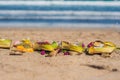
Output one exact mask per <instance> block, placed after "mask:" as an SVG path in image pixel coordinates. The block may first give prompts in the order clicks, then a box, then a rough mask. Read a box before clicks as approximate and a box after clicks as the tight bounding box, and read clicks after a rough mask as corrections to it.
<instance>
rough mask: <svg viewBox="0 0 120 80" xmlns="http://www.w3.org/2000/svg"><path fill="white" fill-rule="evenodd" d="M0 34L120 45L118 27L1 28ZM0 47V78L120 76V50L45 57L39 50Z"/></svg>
mask: <svg viewBox="0 0 120 80" xmlns="http://www.w3.org/2000/svg"><path fill="white" fill-rule="evenodd" d="M0 37H2V38H9V39H12V40H13V41H15V40H20V39H23V38H27V37H29V38H30V39H31V40H33V41H38V40H39V41H53V40H55V41H70V42H84V43H85V44H86V45H87V44H88V43H89V42H91V41H95V40H103V41H112V42H114V43H115V44H116V45H117V46H120V32H119V30H118V29H117V30H116V29H112V28H111V29H78V28H76V29H63V28H58V29H57V28H56V29H43V28H42V29H40V28H34V29H33V28H29V29H25V28H1V29H0ZM9 52H10V51H9V50H6V49H0V80H120V51H115V52H113V53H112V54H111V57H110V58H103V57H101V56H100V55H94V56H90V55H85V54H81V55H79V56H56V57H44V56H42V55H40V54H39V53H38V52H34V53H25V54H24V55H22V56H11V55H9Z"/></svg>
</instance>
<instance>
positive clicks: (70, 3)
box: [0, 0, 120, 27]
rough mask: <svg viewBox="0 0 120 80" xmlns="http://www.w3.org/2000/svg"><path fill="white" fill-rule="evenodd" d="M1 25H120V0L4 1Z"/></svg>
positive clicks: (1, 7) (0, 5)
mask: <svg viewBox="0 0 120 80" xmlns="http://www.w3.org/2000/svg"><path fill="white" fill-rule="evenodd" d="M0 25H1V26H14V27H15V26H27V27H29V26H34V27H36V26H37V27H43V26H47V27H57V26H59V27H60V26H64V27H72V26H74V27H75V26H76V27H119V25H120V1H119V0H101V1H98V0H59V1H56V0H42V1H41V0H40V1H39V0H3V1H0Z"/></svg>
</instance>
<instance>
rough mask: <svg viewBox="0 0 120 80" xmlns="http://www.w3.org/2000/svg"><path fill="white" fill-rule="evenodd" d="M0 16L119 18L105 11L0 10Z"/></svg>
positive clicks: (114, 13) (118, 14) (117, 13)
mask: <svg viewBox="0 0 120 80" xmlns="http://www.w3.org/2000/svg"><path fill="white" fill-rule="evenodd" d="M0 14H4V15H13V16H14V15H27V14H36V15H51V16H52V15H68V16H69V15H78V16H79V15H94V16H104V15H109V16H120V12H106V11H102V12H100V11H32V10H30V11H24V10H0Z"/></svg>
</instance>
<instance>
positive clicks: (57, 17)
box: [0, 16, 120, 20]
mask: <svg viewBox="0 0 120 80" xmlns="http://www.w3.org/2000/svg"><path fill="white" fill-rule="evenodd" d="M0 19H50V20H52V19H62V20H71V19H76V20H77V19H85V20H86V19H88V20H100V19H113V20H120V16H119V17H118V16H111V17H102V16H94V17H93V16H77V17H76V16H60V17H59V16H49V17H48V16H42V17H41V16H40V17H39V16H34V17H31V16H27V17H24V16H17V17H16V16H10V17H2V16H0Z"/></svg>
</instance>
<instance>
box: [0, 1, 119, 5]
mask: <svg viewBox="0 0 120 80" xmlns="http://www.w3.org/2000/svg"><path fill="white" fill-rule="evenodd" d="M0 5H97V6H120V1H0Z"/></svg>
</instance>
